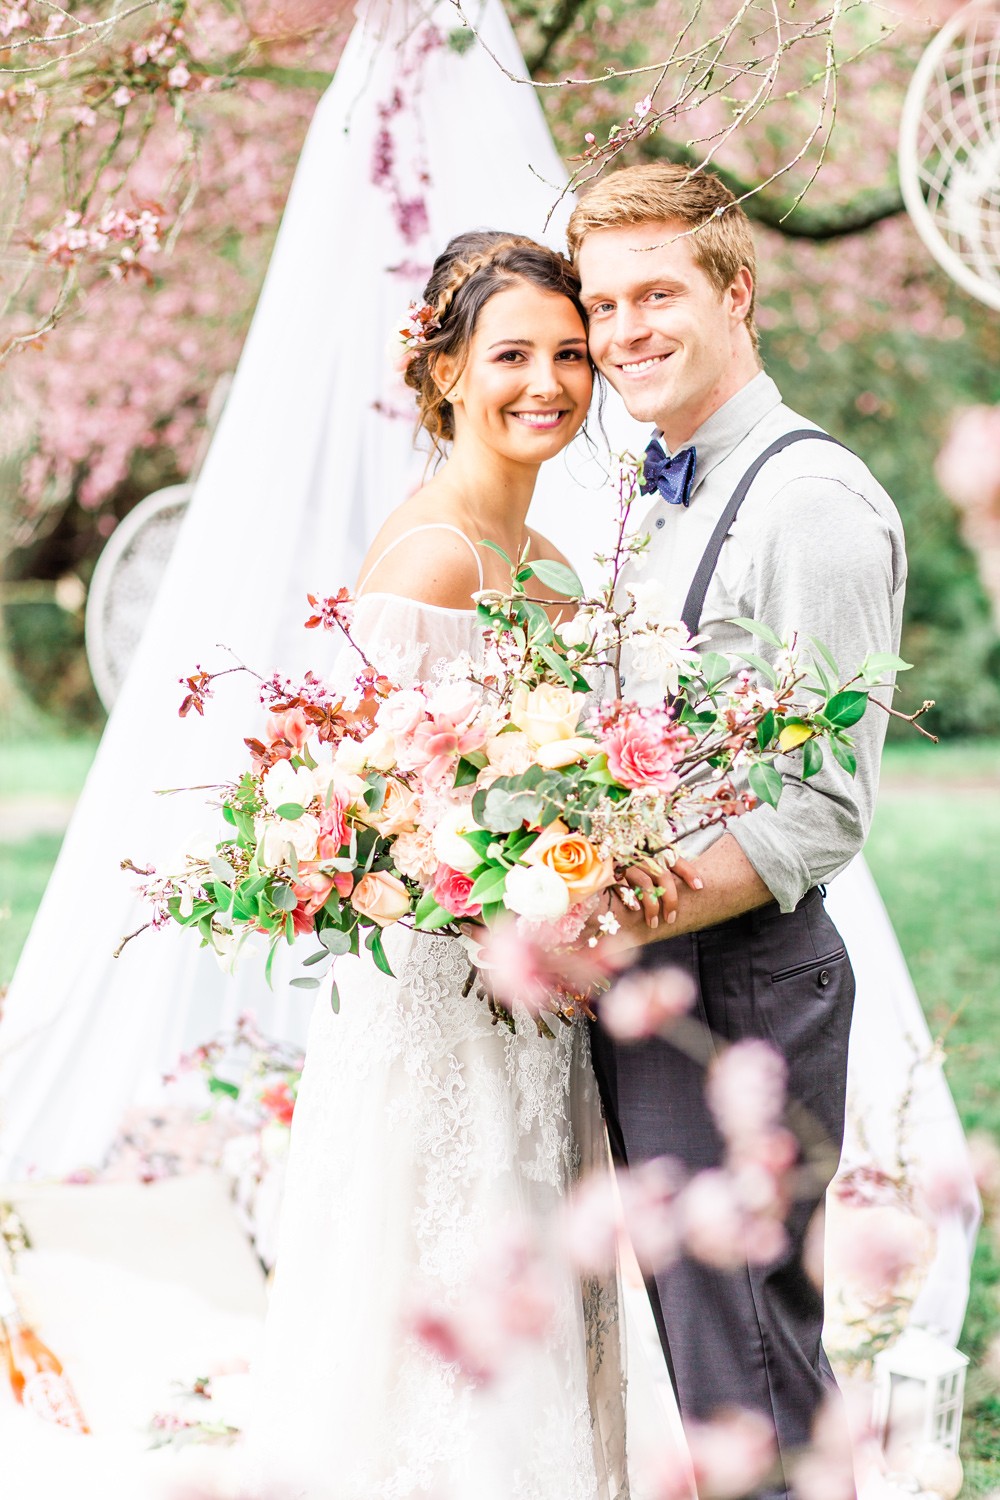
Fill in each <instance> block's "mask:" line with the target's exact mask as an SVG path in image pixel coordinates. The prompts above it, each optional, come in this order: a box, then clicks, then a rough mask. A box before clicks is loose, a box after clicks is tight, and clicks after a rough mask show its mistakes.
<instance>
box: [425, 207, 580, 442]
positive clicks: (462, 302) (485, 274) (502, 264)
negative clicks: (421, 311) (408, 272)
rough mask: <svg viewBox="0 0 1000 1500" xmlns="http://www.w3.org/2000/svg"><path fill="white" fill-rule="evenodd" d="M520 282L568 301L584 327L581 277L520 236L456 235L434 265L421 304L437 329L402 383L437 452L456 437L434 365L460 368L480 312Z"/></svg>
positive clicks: (477, 232)
mask: <svg viewBox="0 0 1000 1500" xmlns="http://www.w3.org/2000/svg"><path fill="white" fill-rule="evenodd" d="M518 282H527V283H528V284H529V285H531V286H536V287H538V289H539V290H540V291H543V292H555V293H557V294H558V295H559V296H563V297H568V298H569V300H570V302H572V304H573V306H574V307H575V308H576V310H577V312H578V313H579V314H580V320H581V322H582V323H583V325H584V327H586V326H587V319H586V316H585V314H584V311H583V306H582V304H581V302H580V278H579V276H578V275H577V273H576V269H575V268H574V266H573V265H572V263H571V262H570V261H569V260H567V259H566V257H565V255H560V254H559V252H558V250H550V249H549V248H548V246H547V245H539V244H537V243H536V241H535V240H531V239H527V238H526V237H525V236H524V235H519V234H502V233H501V232H500V231H499V230H493V229H474V230H471V231H470V232H469V233H467V234H459V235H456V236H455V238H454V239H453V240H450V241H449V243H448V244H447V245H446V246H445V248H444V250H443V251H442V252H441V254H440V255H439V256H438V258H437V260H436V261H435V262H434V268H433V270H432V271H431V275H430V280H429V281H428V283H427V285H426V287H425V288H424V301H425V302H426V303H427V305H428V306H429V307H430V308H432V309H433V313H434V320H435V322H436V323H437V325H438V326H437V328H436V329H435V330H434V331H433V332H431V333H428V334H427V335H426V336H425V337H424V338H422V339H421V341H420V344H419V345H418V346H417V347H416V348H415V349H414V351H413V353H412V355H411V357H410V360H409V363H408V364H407V366H406V373H405V380H406V383H407V385H408V386H410V387H411V389H413V390H414V391H416V393H417V410H418V420H419V426H421V427H424V428H426V430H427V432H428V433H429V434H430V436H431V440H432V442H433V444H434V446H435V448H440V445H441V443H443V442H450V441H451V439H452V438H454V436H455V422H454V413H453V410H452V406H451V402H450V401H449V400H448V395H447V392H446V391H442V390H441V389H440V387H439V386H438V384H437V382H436V381H435V379H434V370H435V366H436V364H437V362H438V360H439V359H440V357H441V356H442V355H444V354H447V355H450V356H452V357H453V358H454V359H456V360H457V361H458V364H459V370H461V367H462V366H463V365H464V364H465V359H466V356H467V354H468V349H469V342H470V340H471V338H472V335H473V334H474V333H475V331H476V324H477V323H478V321H479V314H480V313H481V312H482V310H483V308H484V307H485V306H486V304H487V302H488V301H489V300H490V298H491V297H495V296H496V294H497V292H503V291H506V290H507V288H508V287H512V286H516V284H517V283H518Z"/></svg>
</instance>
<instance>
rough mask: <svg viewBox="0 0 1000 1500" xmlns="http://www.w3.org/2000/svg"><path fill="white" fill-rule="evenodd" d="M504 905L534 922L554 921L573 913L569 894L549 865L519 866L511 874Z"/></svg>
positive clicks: (564, 884) (563, 882)
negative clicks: (569, 912) (570, 908)
mask: <svg viewBox="0 0 1000 1500" xmlns="http://www.w3.org/2000/svg"><path fill="white" fill-rule="evenodd" d="M503 904H504V906H506V908H507V910H508V911H513V912H516V913H517V915H518V916H519V917H527V918H529V920H530V921H533V922H554V921H557V920H558V918H559V917H564V916H565V915H566V913H567V912H568V911H569V891H568V889H567V887H566V882H565V881H564V880H560V878H559V876H558V875H556V874H555V872H554V871H552V870H550V869H549V868H548V866H547V865H515V866H514V868H513V869H512V870H510V871H509V872H508V875H507V883H506V886H505V887H504V895H503Z"/></svg>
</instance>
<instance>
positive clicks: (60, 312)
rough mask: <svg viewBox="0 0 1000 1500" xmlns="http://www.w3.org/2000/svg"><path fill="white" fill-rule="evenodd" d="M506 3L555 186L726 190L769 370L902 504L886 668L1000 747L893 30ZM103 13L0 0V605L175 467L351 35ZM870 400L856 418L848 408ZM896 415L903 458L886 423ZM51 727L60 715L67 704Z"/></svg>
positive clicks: (30, 622)
mask: <svg viewBox="0 0 1000 1500" xmlns="http://www.w3.org/2000/svg"><path fill="white" fill-rule="evenodd" d="M938 3H941V4H945V5H947V4H949V3H950V0H938ZM508 4H509V6H510V9H511V14H512V18H513V19H514V22H515V25H516V28H517V30H518V34H519V38H520V40H521V43H522V47H523V48H524V51H525V56H526V58H527V61H528V65H529V67H530V68H531V70H532V73H533V77H534V78H535V80H536V82H537V84H538V86H539V87H540V91H541V96H542V100H543V103H544V105H545V108H546V110H547V113H548V116H549V119H550V122H551V124H552V128H553V131H554V133H555V135H556V139H557V141H558V143H559V145H560V148H561V149H562V151H563V154H564V155H565V157H566V158H567V160H568V162H569V166H570V169H571V170H572V171H575V172H576V173H577V176H578V180H579V181H581V182H585V181H586V180H587V178H588V177H589V176H590V175H592V174H593V173H594V172H595V171H598V170H601V169H602V168H603V167H604V166H606V165H608V164H610V165H615V164H619V163H624V162H627V161H631V160H640V159H648V158H650V157H654V156H666V157H668V158H670V159H674V160H683V161H689V162H692V163H694V164H697V163H698V162H700V161H703V160H709V161H711V163H712V165H713V166H714V167H715V168H716V169H718V170H720V171H721V172H722V173H723V174H724V175H725V176H726V177H727V180H729V181H730V183H731V184H732V185H733V187H734V189H735V190H736V191H737V192H738V193H739V194H740V195H741V196H742V195H743V194H744V193H749V194H750V195H749V196H747V197H746V199H745V206H746V208H747V211H748V212H749V213H751V214H752V215H753V216H754V217H755V219H756V220H757V221H758V222H759V223H760V224H761V226H762V234H763V235H764V240H763V246H764V255H763V257H762V265H761V281H762V292H763V305H762V324H763V325H764V328H765V334H766V336H767V347H768V357H769V361H770V364H771V367H772V368H773V370H774V372H775V374H776V375H777V376H778V378H779V380H780V382H781V383H782V385H783V388H784V389H785V391H786V394H787V395H788V397H789V399H790V400H791V401H792V404H794V405H797V406H799V408H800V409H804V410H805V411H807V412H808V413H809V414H810V415H812V416H815V417H816V418H817V419H818V420H821V421H827V422H829V424H830V425H831V426H832V427H833V429H834V430H835V431H836V432H837V433H838V435H840V436H843V437H845V438H846V439H847V440H848V441H852V442H853V443H855V445H856V446H857V447H858V450H859V452H861V453H862V454H863V456H865V457H866V458H867V459H869V461H871V462H872V465H873V467H874V468H875V470H876V472H877V473H879V476H880V477H881V478H882V479H883V480H884V482H885V483H886V484H887V487H888V488H889V489H890V490H891V491H892V492H893V493H894V494H895V495H896V496H897V498H898V499H899V501H900V505H901V508H902V510H903V512H904V518H905V520H906V522H907V525H908V528H909V531H910V535H911V545H912V549H913V582H912V584H911V598H910V606H909V615H908V626H907V646H906V649H907V650H908V651H909V652H910V654H911V656H918V655H919V656H920V657H921V665H922V667H923V666H924V665H925V663H926V664H929V665H932V666H933V672H932V675H934V674H936V677H937V679H938V680H940V681H942V682H943V683H944V684H945V688H947V689H948V691H949V693H950V702H951V708H950V709H945V708H942V710H941V716H940V722H941V725H942V727H946V728H947V729H948V730H949V732H950V731H952V730H957V729H959V728H963V727H964V728H967V729H976V730H980V729H983V730H984V729H987V728H996V727H998V726H1000V710H998V708H997V704H996V700H997V696H998V689H997V686H996V681H995V671H996V661H995V641H994V636H993V633H992V627H991V626H990V623H989V616H988V609H987V605H986V602H985V599H984V597H983V594H982V590H981V588H980V587H979V584H978V580H977V577H976V570H975V566H974V562H973V560H972V558H971V556H970V554H969V552H968V550H967V549H966V548H965V546H964V544H963V543H962V541H961V539H960V537H959V535H958V532H957V529H956V527H955V524H954V518H953V515H952V513H951V510H950V507H949V506H948V503H947V502H946V501H945V500H944V498H943V497H942V495H941V494H940V492H939V491H938V489H937V488H936V486H935V483H934V480H933V477H932V461H933V458H934V451H933V444H934V443H935V442H937V441H938V440H939V439H940V438H941V437H943V434H944V425H945V418H946V416H947V413H948V411H949V410H950V408H951V407H952V406H954V405H957V404H961V403H964V402H966V401H969V400H971V401H973V402H980V403H981V402H984V401H992V400H994V399H996V397H997V394H998V393H997V391H996V390H995V385H994V382H993V381H992V380H991V378H990V365H989V358H988V355H989V354H990V353H991V351H990V350H989V349H987V347H986V345H987V343H988V340H987V337H986V332H985V331H984V329H983V326H982V320H980V319H978V318H972V319H969V318H968V304H967V303H966V304H963V302H962V301H961V299H960V298H958V297H956V296H953V295H952V294H951V292H950V290H949V288H948V287H947V285H946V283H945V281H944V278H943V277H942V276H941V275H940V274H939V273H938V272H937V271H936V270H935V269H934V268H933V267H932V266H931V264H930V263H929V261H928V258H927V256H926V254H925V253H924V252H923V250H922V248H921V247H920V245H919V243H918V241H917V240H916V237H915V235H913V234H912V233H911V232H910V230H909V226H908V222H907V220H906V219H905V216H903V215H902V214H901V203H900V200H899V194H898V187H897V184H896V181H895V167H894V152H895V132H896V124H897V120H898V114H899V108H900V103H901V99H902V95H903V92H904V90H905V86H906V83H907V81H908V78H909V75H910V72H911V71H912V66H913V63H914V60H915V58H916V56H917V54H918V52H919V49H920V47H921V45H922V44H923V42H924V40H925V39H926V37H927V34H928V33H927V30H926V26H923V27H921V26H920V25H917V24H909V25H907V26H904V27H902V28H900V30H898V31H897V32H895V33H891V32H890V31H889V29H888V21H889V19H890V17H889V14H888V13H887V12H884V11H882V10H880V9H879V7H877V6H875V5H871V4H867V3H866V4H861V3H851V0H848V3H846V4H842V3H832V0H831V3H830V4H829V5H825V4H823V3H820V4H818V5H814V6H810V7H802V6H801V5H799V6H796V5H795V4H794V3H793V0H778V3H777V4H776V5H774V6H772V5H768V6H766V7H763V6H761V5H760V4H759V3H757V0H508ZM910 8H911V9H914V10H919V9H920V5H919V0H913V3H912V4H911V7H910ZM807 12H808V14H807ZM110 14H112V13H111V12H110V11H109V10H107V8H106V7H105V6H104V5H103V4H101V3H98V4H95V5H93V6H86V5H81V4H72V5H70V6H69V8H68V9H66V10H61V9H56V8H54V7H52V6H50V5H49V4H48V0H13V3H11V0H0V114H5V115H6V117H7V129H6V131H5V133H4V135H3V137H2V138H0V154H5V155H6V158H7V166H6V167H5V166H4V165H3V164H2V163H0V273H2V276H0V351H2V350H3V349H4V348H6V349H7V350H8V352H9V354H10V358H8V360H7V362H6V364H3V365H0V378H3V379H4V381H5V385H6V392H5V401H6V403H7V404H8V406H9V405H10V404H13V403H15V402H16V403H18V404H19V405H20V409H21V410H22V411H23V412H26V413H28V414H30V422H29V428H30V431H29V433H28V436H27V437H26V439H25V440H24V441H23V442H21V443H20V445H19V446H20V450H21V452H22V453H23V463H22V465H21V486H20V499H19V503H18V510H17V515H16V518H15V519H16V524H15V526H14V534H13V536H12V538H11V542H12V545H11V548H10V550H9V553H8V558H7V563H6V568H7V576H8V580H9V581H18V580H25V579H27V580H48V581H49V582H50V583H54V582H55V581H56V580H58V579H59V578H61V577H64V576H65V575H66V574H67V573H74V574H77V575H79V576H81V577H82V578H83V579H84V580H85V581H86V579H87V577H88V576H89V570H90V568H91V567H92V565H93V561H94V558H95V557H96V555H97V552H98V551H99V549H100V546H101V545H102V544H103V541H104V540H105V539H106V537H107V536H108V535H109V534H110V532H111V531H112V530H113V529H114V526H115V525H116V524H117V521H118V520H119V519H121V517H122V516H123V515H124V514H126V513H127V511H128V510H129V509H130V507H131V505H132V504H134V503H135V501H136V500H137V499H139V498H141V496H142V495H143V494H145V493H148V492H149V491H150V490H152V489H155V488H157V487H159V486H160V485H163V484H166V483H170V482H172V481H174V480H175V479H177V478H179V477H183V476H184V475H186V473H187V472H188V470H189V469H190V466H191V464H192V462H193V460H194V458H195V455H196V453H197V450H198V446H199V444H200V442H201V441H202V438H203V434H204V421H205V413H206V407H207V402H208V397H209V394H210V392H211V390H212V389H213V387H214V386H215V384H216V382H217V380H218V378H219V377H220V376H221V375H223V374H224V373H225V372H226V371H227V370H230V369H232V367H233V366H234V364H235V362H236V359H237V357H238V353H239V349H240V346H241V343H242V339H243V337H244V335H245V332H246V327H247V325H248V322H249V318H250V314H251V311H252V307H253V303H254V300H255V297H256V294H257V291H258V288H259V286H260V282H261V280H262V277H263V273H264V269H265V266H266V263H267V258H268V255H269V253H270V248H271V245H272V242H273V236H274V232H275V229H276V225H277V221H278V218H279V215H280V212H281V206H282V204H283V201H284V196H285V194H286V192H287V188H288V184H289V182H290V179H291V175H292V172H293V170H294V164H295V161H296V159H297V156H298V152H299V149H300V146H301V142H302V138H303V136H304V133H305V129H306V125H307V123H308V119H309V117H310V115H311V113H312V109H313V107H314V105H315V101H316V98H317V96H318V92H319V90H320V89H321V88H322V86H323V84H324V82H325V81H326V79H327V78H328V77H329V76H330V74H331V72H332V69H333V67H334V66H335V63H336V59H337V57H338V55H339V51H340V48H341V46H342V44H343V41H344V38H345V36H346V34H347V32H348V29H349V26H350V24H351V21H352V19H353V18H352V14H351V8H350V7H349V6H348V5H346V4H344V3H334V0H252V3H247V4H244V5H242V6H240V5H237V4H230V3H228V0H139V3H138V4H135V5H133V6H131V7H126V8H124V9H123V10H120V11H119V12H116V13H115V14H116V15H117V17H118V18H117V20H115V22H114V24H113V25H109V23H108V22H107V21H106V20H104V19H102V17H105V16H108V15H110ZM474 16H475V8H474V7H469V9H468V12H467V17H471V18H472V20H473V21H474ZM776 17H777V23H778V24H777V25H776V21H775V18H776ZM50 18H51V19H50ZM461 23H462V11H461V9H460V7H459V6H457V5H456V31H455V34H454V36H455V43H456V45H457V46H461V45H464V44H467V43H468V42H469V41H470V39H471V38H470V33H469V32H468V30H466V31H464V32H463V31H462V30H461ZM45 32H48V36H46V35H44V33H45ZM60 59H61V60H60ZM570 78H571V79H581V80H589V81H585V82H581V83H578V84H573V85H565V84H563V82H562V80H565V79H570ZM639 96H641V97H639ZM835 119H836V127H835V128H834V120H835ZM265 126H266V128H265ZM8 168H9V170H8ZM762 183H763V184H764V186H763V187H761V188H760V190H759V191H756V190H755V191H751V189H756V188H757V186H758V185H759V184H762ZM807 191H808V196H807V197H805V198H803V195H804V194H806V192H807ZM765 226H770V228H769V229H767V228H766V227H765ZM321 248H322V247H317V250H318V253H319V252H320V251H321ZM967 323H968V325H969V326H968V327H966V324H967ZM40 330H41V335H40ZM45 330H48V331H45ZM992 352H993V353H995V351H992ZM890 356H891V359H890ZM887 360H890V363H889V364H886V361H887ZM920 361H922V362H923V366H924V367H925V370H926V373H925V375H924V376H923V377H921V376H919V375H917V374H915V373H913V371H914V370H915V369H916V364H918V363H919V362H920ZM908 372H909V373H908ZM868 390H871V391H873V392H874V393H875V395H876V396H877V399H878V402H879V405H878V408H877V410H875V411H873V412H871V413H867V412H866V411H864V410H862V409H861V408H859V407H858V406H857V401H858V400H859V399H861V397H862V396H863V395H864V392H865V391H868ZM800 393H801V394H800ZM869 404H870V403H869ZM918 410H919V411H920V413H921V420H920V430H919V432H911V431H909V430H907V423H906V417H905V416H904V415H903V414H904V413H905V414H907V415H910V414H913V413H915V412H916V411H918ZM894 413H896V415H894ZM0 441H2V440H0ZM918 451H919V459H918V460H917V462H915V463H912V462H911V459H910V455H911V454H913V455H915V454H916V453H917V452H918ZM915 468H919V473H920V483H919V485H916V484H915V483H914V481H913V470H914V469H915ZM52 608H53V609H54V610H56V611H57V614H55V615H52V616H50V620H51V621H55V620H56V619H59V622H60V629H59V630H58V631H56V632H55V636H54V638H53V642H52V645H53V649H52V651H51V652H50V653H49V654H48V655H46V651H45V648H44V632H39V630H37V629H36V628H35V627H36V626H37V625H38V624H39V621H40V619H41V615H40V613H39V609H40V606H38V605H37V604H33V605H31V606H29V605H28V604H20V605H18V604H12V605H11V606H10V607H9V608H8V609H7V612H6V615H7V623H8V629H9V631H10V634H11V636H12V638H13V641H14V647H15V652H16V655H17V658H18V660H19V662H21V663H22V664H23V665H24V667H25V670H27V671H28V673H29V675H30V677H31V678H32V681H33V683H34V684H35V685H36V687H37V688H39V690H41V691H42V692H43V695H44V694H45V691H46V690H45V685H46V684H51V683H52V682H53V680H54V679H55V678H56V677H58V676H59V675H60V673H59V670H58V667H59V666H60V664H61V665H63V666H64V665H65V664H66V663H67V662H68V661H69V660H70V659H71V657H72V655H73V652H76V653H77V654H78V653H79V649H80V637H81V622H80V620H79V618H78V617H76V616H73V615H70V614H66V612H63V615H64V616H65V617H61V616H59V615H58V606H56V605H55V604H53V605H52ZM991 652H992V653H993V655H992V656H991ZM991 672H992V673H993V678H992V680H991V678H990V673H991ZM925 680H926V679H925V676H924V675H923V673H922V675H921V686H923V685H924V683H925ZM928 692H929V693H930V688H929V687H928ZM939 696H941V697H942V698H943V697H944V696H945V692H944V691H942V692H940V693H939ZM69 701H72V703H73V705H74V707H73V711H74V712H79V711H80V700H79V695H78V693H77V692H76V690H75V689H74V690H73V691H72V692H71V693H70V694H69V695H68V702H67V704H66V706H67V707H68V706H69Z"/></svg>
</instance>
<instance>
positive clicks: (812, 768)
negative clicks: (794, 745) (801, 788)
mask: <svg viewBox="0 0 1000 1500" xmlns="http://www.w3.org/2000/svg"><path fill="white" fill-rule="evenodd" d="M822 769H823V742H822V740H817V739H811V740H806V742H805V744H804V745H803V746H802V780H803V781H808V780H809V777H810V776H815V775H816V772H817V771H821V770H822Z"/></svg>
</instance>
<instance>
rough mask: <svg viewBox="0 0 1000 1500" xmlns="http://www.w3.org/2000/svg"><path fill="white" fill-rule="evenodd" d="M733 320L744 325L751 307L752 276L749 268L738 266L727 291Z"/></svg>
mask: <svg viewBox="0 0 1000 1500" xmlns="http://www.w3.org/2000/svg"><path fill="white" fill-rule="evenodd" d="M726 297H727V298H728V299H729V306H730V308H731V310H732V313H733V316H734V319H735V320H737V321H738V322H740V323H745V322H746V320H747V317H748V315H749V312H750V309H751V307H752V306H753V276H752V275H751V272H750V268H749V266H740V268H739V270H738V271H737V273H736V275H735V276H734V277H733V280H732V282H731V283H730V285H729V287H728V289H727V291H726Z"/></svg>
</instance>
